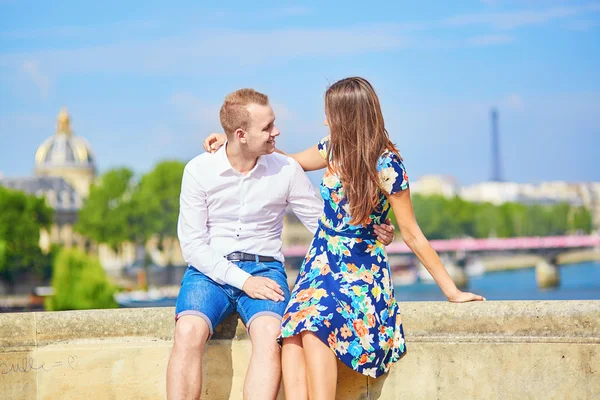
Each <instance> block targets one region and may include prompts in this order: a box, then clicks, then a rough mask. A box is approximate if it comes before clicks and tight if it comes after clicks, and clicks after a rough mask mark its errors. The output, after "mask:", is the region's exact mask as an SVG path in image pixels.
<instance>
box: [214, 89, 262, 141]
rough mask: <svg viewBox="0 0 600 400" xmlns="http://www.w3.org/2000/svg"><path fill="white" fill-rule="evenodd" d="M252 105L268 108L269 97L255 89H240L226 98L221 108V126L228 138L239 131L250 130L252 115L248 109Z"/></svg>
mask: <svg viewBox="0 0 600 400" xmlns="http://www.w3.org/2000/svg"><path fill="white" fill-rule="evenodd" d="M250 104H258V105H261V106H266V105H268V104H269V98H268V97H267V95H265V94H262V93H259V92H257V91H256V90H254V89H240V90H236V91H235V92H233V93H230V94H228V95H227V97H225V101H224V102H223V105H222V106H221V111H220V112H219V117H220V118H221V126H222V127H223V129H224V130H225V133H226V134H227V136H228V137H229V136H231V135H232V134H233V133H234V132H235V131H236V130H237V129H243V130H248V129H249V128H250V123H251V122H252V121H251V119H250V113H249V112H248V110H247V109H246V107H247V106H248V105H250Z"/></svg>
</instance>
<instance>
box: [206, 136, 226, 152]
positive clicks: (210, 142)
mask: <svg viewBox="0 0 600 400" xmlns="http://www.w3.org/2000/svg"><path fill="white" fill-rule="evenodd" d="M225 140H227V135H225V134H224V133H211V134H210V136H209V137H207V138H206V139H205V140H204V143H202V145H203V146H204V150H206V151H208V152H209V153H214V152H215V151H217V150H219V149H220V148H221V146H223V144H225Z"/></svg>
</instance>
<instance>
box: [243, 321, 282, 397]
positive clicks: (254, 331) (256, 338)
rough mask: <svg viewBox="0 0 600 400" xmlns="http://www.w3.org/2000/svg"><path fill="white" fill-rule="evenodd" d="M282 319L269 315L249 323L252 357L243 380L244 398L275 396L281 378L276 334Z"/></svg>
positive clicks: (279, 351)
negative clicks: (244, 380)
mask: <svg viewBox="0 0 600 400" xmlns="http://www.w3.org/2000/svg"><path fill="white" fill-rule="evenodd" d="M280 330H281V320H280V319H278V318H275V317H271V316H268V315H265V316H260V317H257V318H256V319H254V321H252V323H251V324H250V340H251V341H252V357H251V358H250V365H249V366H248V372H247V373H246V382H245V383H244V399H245V400H255V399H256V400H275V399H276V398H277V394H278V393H279V385H280V382H281V349H280V346H279V344H278V343H277V336H278V335H279V332H280Z"/></svg>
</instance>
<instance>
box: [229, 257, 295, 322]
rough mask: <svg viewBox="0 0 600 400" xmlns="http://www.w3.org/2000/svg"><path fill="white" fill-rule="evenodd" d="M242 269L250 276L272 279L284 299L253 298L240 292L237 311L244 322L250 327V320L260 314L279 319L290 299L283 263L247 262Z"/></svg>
mask: <svg viewBox="0 0 600 400" xmlns="http://www.w3.org/2000/svg"><path fill="white" fill-rule="evenodd" d="M248 264H250V265H245V266H244V270H245V271H247V272H249V273H250V274H252V276H260V277H265V278H269V279H272V280H274V281H275V282H277V284H278V285H279V287H280V288H281V290H282V291H283V297H284V298H285V300H284V301H273V300H261V299H253V298H251V297H250V296H248V295H247V294H246V293H243V292H242V293H241V294H240V295H239V297H238V299H237V304H236V308H237V312H238V313H239V314H240V317H242V320H243V321H244V324H246V327H247V328H248V329H251V325H252V322H253V321H254V320H255V319H256V318H258V317H261V316H270V317H274V318H276V319H277V320H278V321H281V319H282V317H283V313H284V311H285V308H286V306H287V303H288V301H289V300H290V288H289V286H288V283H287V275H286V273H285V269H284V267H283V264H282V263H280V262H278V261H276V262H269V263H248Z"/></svg>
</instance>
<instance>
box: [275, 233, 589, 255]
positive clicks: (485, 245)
mask: <svg viewBox="0 0 600 400" xmlns="http://www.w3.org/2000/svg"><path fill="white" fill-rule="evenodd" d="M429 243H431V246H432V247H433V248H434V249H435V250H436V251H437V252H438V253H450V252H460V251H464V252H492V251H510V250H515V251H516V250H522V251H535V250H549V249H564V250H566V249H580V248H589V247H600V236H595V235H586V236H575V235H572V236H543V237H518V238H488V239H472V238H464V239H447V240H430V241H429ZM386 249H387V252H388V254H389V255H395V254H398V255H399V254H411V253H412V251H411V250H410V249H409V248H408V246H407V245H406V243H404V242H394V243H392V244H390V245H389V246H387V247H386ZM307 250H308V247H307V246H290V247H288V248H286V249H284V250H283V255H284V256H286V257H304V256H305V255H306V251H307Z"/></svg>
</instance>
